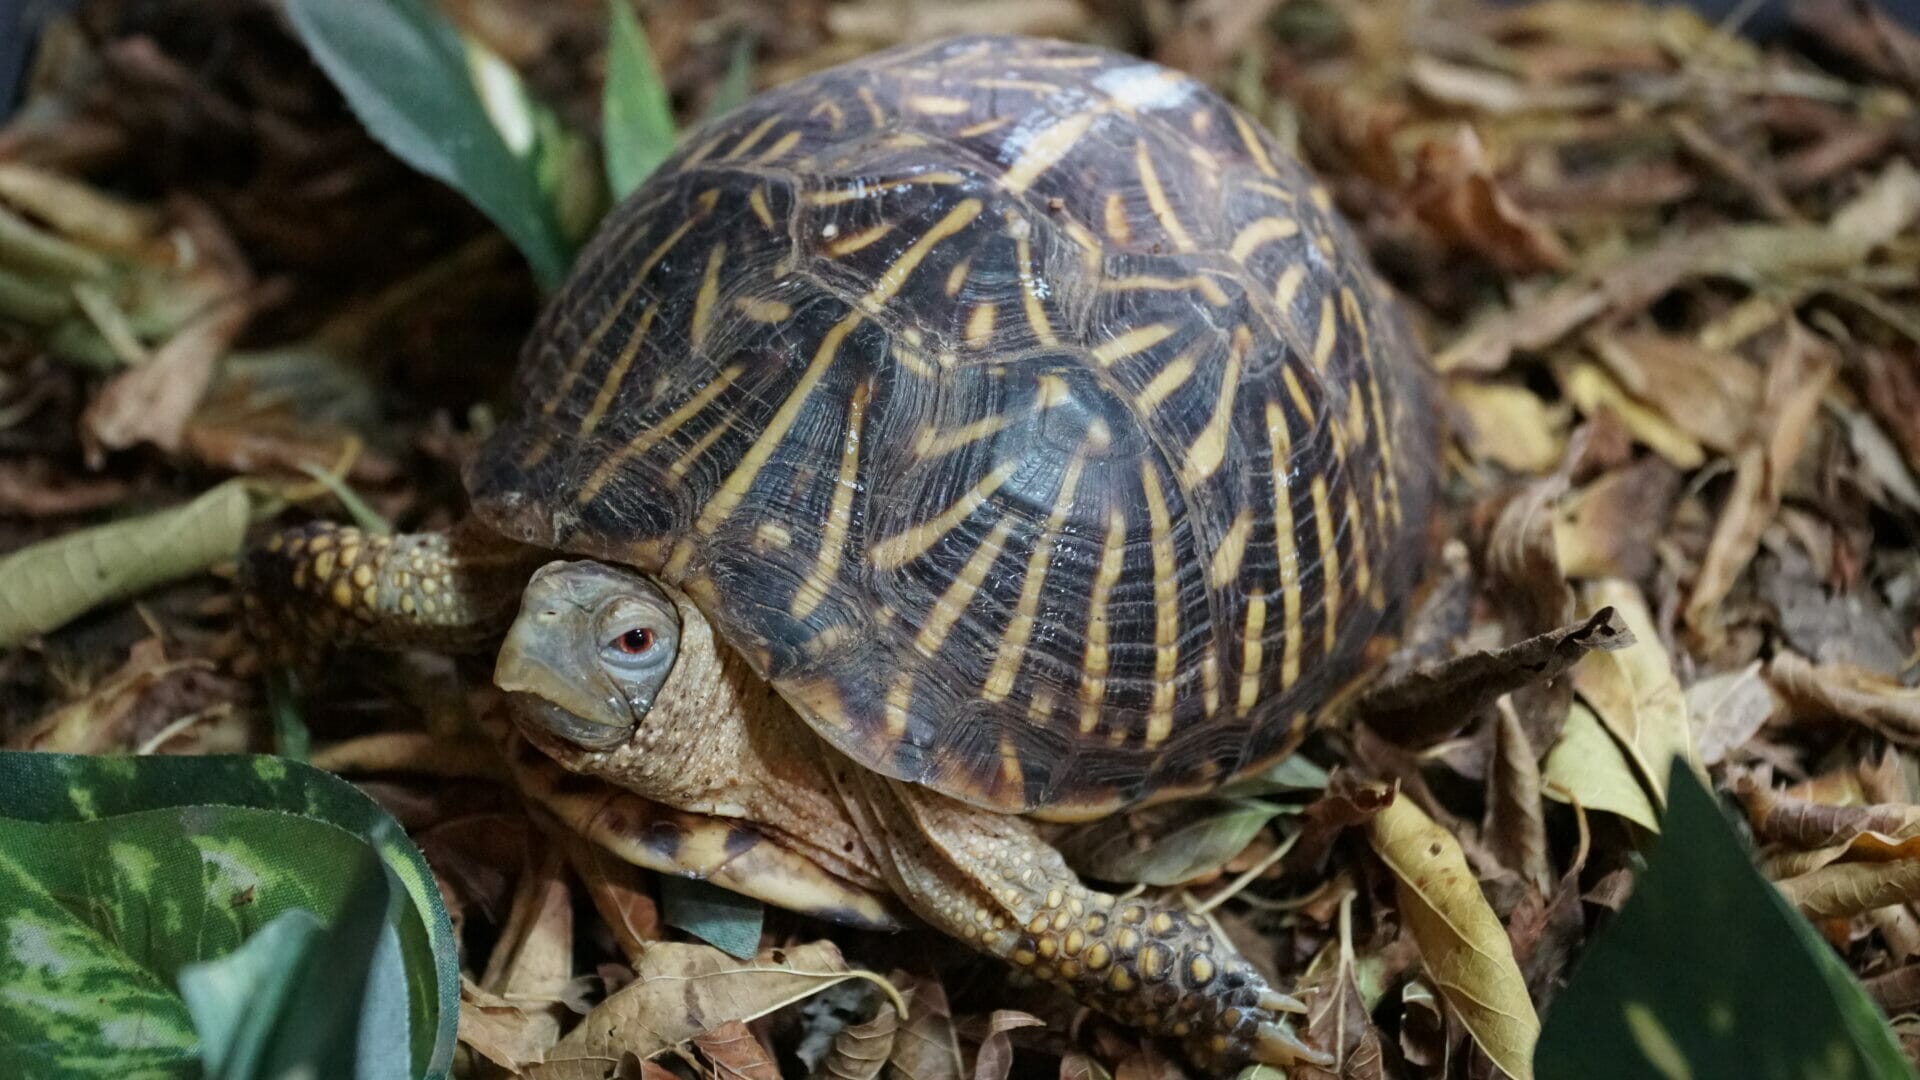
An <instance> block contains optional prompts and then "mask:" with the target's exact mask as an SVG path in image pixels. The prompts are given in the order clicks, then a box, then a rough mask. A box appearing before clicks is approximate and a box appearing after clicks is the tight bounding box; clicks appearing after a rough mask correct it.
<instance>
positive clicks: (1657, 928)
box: [1535, 760, 1914, 1080]
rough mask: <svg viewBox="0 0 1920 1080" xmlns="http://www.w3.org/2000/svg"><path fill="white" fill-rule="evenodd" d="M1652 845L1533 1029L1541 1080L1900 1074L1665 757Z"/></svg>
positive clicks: (1806, 934) (1863, 1014) (1825, 949)
mask: <svg viewBox="0 0 1920 1080" xmlns="http://www.w3.org/2000/svg"><path fill="white" fill-rule="evenodd" d="M1667 786H1668V799H1669V803H1668V810H1667V814H1666V817H1665V819H1664V821H1663V822H1662V825H1663V832H1662V836H1661V839H1660V841H1659V843H1658V845H1657V846H1656V847H1655V848H1654V849H1653V851H1652V853H1651V854H1650V855H1649V856H1648V859H1647V868H1646V870H1645V871H1643V872H1642V873H1641V875H1640V878H1639V880H1638V882H1636V883H1635V885H1634V889H1633V896H1632V897H1631V898H1630V899H1629V900H1628V901H1627V905H1626V907H1625V908H1624V909H1622V910H1621V912H1620V915H1619V917H1618V918H1617V919H1615V920H1614V922H1613V925H1611V926H1609V927H1607V928H1606V929H1605V930H1603V931H1602V932H1601V933H1600V934H1599V936H1598V937H1597V939H1596V940H1595V941H1594V943H1593V945H1592V946H1591V947H1590V948H1589V949H1588V950H1587V954H1586V956H1585V957H1584V958H1583V959H1582V960H1581V962H1580V966H1579V967H1578V968H1577V969H1576V970H1575V971H1574V974H1573V981H1572V984H1571V985H1569V986H1568V987H1567V989H1566V991H1565V992H1563V993H1562V994H1561V995H1560V998H1559V1000H1558V1001H1557V1002H1556V1003H1555V1005H1554V1008H1553V1011H1552V1013H1551V1014H1549V1015H1548V1017H1547V1024H1546V1030H1545V1032H1544V1033H1543V1034H1542V1035H1541V1039H1540V1047H1539V1053H1538V1056H1537V1057H1536V1058H1535V1062H1536V1070H1537V1072H1538V1074H1539V1075H1540V1076H1541V1077H1543V1078H1548V1080H1587V1078H1593V1080H1602V1078H1604V1080H1629V1078H1634V1077H1647V1078H1648V1080H1670V1078H1672V1077H1677V1076H1691V1077H1700V1078H1706V1077H1719V1076H1739V1077H1750V1078H1753V1080H1770V1078H1775V1077H1778V1078H1780V1080H1788V1078H1793V1080H1799V1078H1803V1077H1813V1076H1817V1077H1821V1078H1823V1080H1844V1078H1848V1077H1852V1078H1858V1080H1868V1078H1872V1080H1880V1078H1887V1080H1892V1078H1894V1077H1910V1076H1912V1075H1914V1074H1913V1072H1912V1070H1911V1069H1910V1067H1909V1066H1908V1065H1907V1064H1906V1062H1905V1059H1904V1058H1903V1057H1902V1056H1901V1054H1900V1047H1899V1044H1898V1043H1897V1042H1895V1040H1894V1038H1893V1035H1892V1033H1891V1032H1890V1031H1889V1029H1888V1027H1887V1024H1886V1021H1885V1020H1884V1019H1883V1018H1882V1017H1881V1016H1880V1014H1879V1012H1878V1011H1877V1010H1876V1009H1875V1008H1874V1006H1873V1003H1872V1002H1871V1001H1870V1000H1868V998H1867V996H1866V995H1865V994H1864V993H1863V992H1862V991H1861V990H1860V987H1859V985H1858V984H1857V983H1855V982H1854V980H1853V977H1852V976H1851V975H1850V974H1849V973H1848V972H1847V970H1846V968H1845V967H1844V966H1843V965H1842V964H1841V963H1840V961H1839V959H1838V958H1837V957H1835V956H1834V955H1833V950H1832V949H1831V948H1830V947H1829V946H1828V945H1827V944H1826V943H1825V942H1824V941H1822V940H1820V938H1819V935H1817V934H1815V933H1814V931H1813V928H1812V927H1811V926H1809V925H1808V924H1807V922H1806V920H1804V919H1802V918H1801V917H1800V916H1799V915H1798V914H1797V913H1795V912H1794V911H1793V909H1792V908H1790V907H1788V906H1787V904H1786V902H1785V901H1784V900H1782V899H1781V898H1780V895H1779V893H1778V892H1777V891H1776V890H1775V889H1774V887H1773V886H1772V885H1770V884H1769V883H1768V882H1767V881H1766V879H1765V878H1763V877H1761V876H1760V874H1759V872H1758V871H1757V870H1755V869H1754V866H1753V861H1752V859H1751V857H1750V856H1749V854H1748V853H1747V851H1746V848H1745V847H1744V845H1742V844H1741V843H1740V841H1739V840H1738V839H1737V838H1736V834H1735V832H1734V830H1733V827H1732V826H1731V825H1730V824H1729V823H1728V822H1727V819H1726V817H1725V816H1724V815H1723V814H1722V813H1721V811H1720V807H1719V805H1718V804H1717V802H1716V801H1715V800H1714V797H1713V795H1712V794H1711V793H1710V792H1708V791H1707V789H1706V788H1705V787H1704V786H1702V785H1701V783H1700V782H1699V780H1698V779H1697V778H1696V777H1695V776H1694V774H1693V771H1692V770H1691V769H1689V768H1688V767H1686V765H1685V764H1683V763H1678V762H1677V760H1676V764H1675V765H1674V766H1673V768H1672V770H1671V772H1670V774H1669V779H1668V781H1667Z"/></svg>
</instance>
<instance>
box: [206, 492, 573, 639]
mask: <svg viewBox="0 0 1920 1080" xmlns="http://www.w3.org/2000/svg"><path fill="white" fill-rule="evenodd" d="M539 558H540V554H539V553H538V552H537V551H535V550H534V549H532V548H527V547H524V546H521V545H516V544H513V543H512V542H510V541H507V540H504V539H502V538H500V537H499V536H497V535H495V534H493V533H490V532H488V531H486V530H485V529H484V528H483V527H482V526H479V525H478V524H463V525H461V526H459V527H456V528H455V529H453V530H450V531H448V532H421V533H403V534H399V535H395V536H381V535H377V534H373V533H369V532H366V531H364V530H361V529H356V528H352V527H349V526H343V525H336V524H333V523H330V522H315V523H313V524H309V525H301V526H298V527H296V528H291V529H283V530H281V531H279V532H276V533H274V534H273V535H271V536H269V537H268V538H267V539H266V540H265V541H264V542H263V543H261V544H259V545H258V546H255V547H253V548H251V549H249V550H248V551H247V552H246V553H245V554H244V555H243V556H242V558H241V562H240V590H241V603H242V606H243V608H244V610H245V612H246V619H247V623H248V626H249V628H250V629H251V630H252V631H253V633H254V635H255V637H256V638H258V639H259V640H260V641H261V642H262V643H263V646H264V647H265V648H266V649H267V651H268V652H269V653H270V654H272V655H273V656H274V657H275V658H276V659H279V660H282V661H287V662H292V663H294V664H296V665H303V666H311V665H312V663H313V661H314V660H315V659H316V658H317V657H318V656H319V655H320V654H323V653H325V652H327V651H329V650H332V649H337V648H343V647H346V646H349V645H372V646H375V647H379V648H391V649H401V648H437V649H444V650H448V651H467V650H474V649H479V648H482V647H484V646H485V645H486V644H487V643H488V642H489V641H490V640H492V639H493V638H495V637H498V636H499V635H500V634H501V633H502V632H504V631H505V629H506V627H507V625H508V623H510V622H511V621H512V619H513V614H514V611H515V609H516V608H517V607H518V604H519V598H520V589H521V587H522V586H523V585H525V584H526V580H527V576H528V575H529V574H530V573H531V572H532V571H533V569H534V567H535V566H536V565H537V564H538V562H539Z"/></svg>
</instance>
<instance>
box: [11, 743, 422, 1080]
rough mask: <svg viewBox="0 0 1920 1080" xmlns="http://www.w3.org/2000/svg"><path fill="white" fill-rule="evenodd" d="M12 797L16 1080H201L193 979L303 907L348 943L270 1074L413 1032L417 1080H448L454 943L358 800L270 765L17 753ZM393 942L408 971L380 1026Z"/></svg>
mask: <svg viewBox="0 0 1920 1080" xmlns="http://www.w3.org/2000/svg"><path fill="white" fill-rule="evenodd" d="M0 792H4V793H5V799H4V801H3V802H0V815H5V816H0V986H3V987H9V988H17V989H18V990H19V991H20V992H19V993H11V994H0V1075H9V1076H11V1075H29V1076H38V1075H61V1076H65V1075H80V1076H86V1075H93V1074H95V1073H96V1072H97V1073H98V1074H100V1075H111V1076H116V1077H117V1076H126V1075H152V1076H175V1075H179V1076H199V1075H201V1064H200V1057H199V1052H198V1049H197V1045H198V1040H197V1039H196V1037H195V1033H194V1026H193V1023H192V1019H191V1016H190V1014H189V1011H188V1009H187V1008H186V1006H185V1004H184V1003H183V1001H182V999H181V998H180V997H179V996H177V994H176V993H175V990H174V986H175V980H176V979H177V978H179V977H180V976H181V975H182V974H183V973H184V972H187V971H189V970H192V969H193V965H196V964H201V963H204V962H206V961H209V960H214V959H217V958H219V957H223V956H226V955H228V954H229V953H231V952H233V951H234V950H235V949H238V948H240V947H241V946H242V944H243V943H244V942H247V941H249V940H250V939H251V938H252V937H253V936H254V935H255V934H256V933H257V932H259V931H260V930H261V929H262V928H263V927H265V926H267V925H268V924H269V923H271V922H272V921H273V920H274V919H275V918H277V917H278V916H280V915H281V914H282V913H284V912H287V911H292V910H305V911H308V912H311V913H313V914H314V915H316V916H318V917H319V918H320V920H321V921H322V922H323V923H325V924H326V925H327V926H328V933H329V935H335V936H330V937H329V938H328V939H327V943H326V944H325V946H324V947H322V948H319V949H317V950H315V952H314V953H313V956H312V960H311V962H310V963H309V964H308V965H307V966H306V967H305V968H303V969H302V971H301V972H300V973H299V976H298V977H299V978H300V979H301V980H302V981H301V982H300V984H299V985H300V986H302V987H305V989H304V990H302V991H301V992H300V993H298V995H297V1001H296V1002H295V1004H293V1005H292V1006H290V1007H289V1008H288V1009H287V1010H285V1011H284V1012H283V1013H282V1014H281V1015H282V1016H284V1017H285V1019H286V1023H284V1024H280V1025H278V1026H276V1027H274V1029H273V1031H272V1035H273V1039H272V1040H270V1041H271V1043H272V1047H270V1048H269V1049H272V1050H273V1053H272V1054H270V1055H268V1058H267V1060H269V1061H272V1060H283V1061H289V1062H290V1061H299V1060H305V1061H318V1060H328V1061H331V1060H333V1059H332V1057H331V1055H332V1053H334V1052H335V1051H339V1052H347V1053H350V1052H351V1050H352V1047H353V1046H355V1045H356V1042H355V1040H353V1039H352V1038H345V1037H343V1036H342V1035H341V1032H342V1031H343V1030H344V1031H346V1032H352V1031H354V1030H355V1029H356V1026H358V1030H359V1031H360V1032H361V1035H362V1036H363V1037H367V1038H368V1039H369V1042H368V1046H367V1047H363V1048H362V1049H363V1050H364V1049H370V1048H372V1047H375V1046H377V1045H378V1043H379V1040H380V1039H382V1038H386V1037H387V1036H384V1035H381V1034H380V1033H381V1032H382V1031H383V1030H386V1031H390V1030H391V1022H392V1020H393V1019H394V1018H395V1017H404V1018H405V1025H406V1029H405V1030H406V1032H407V1033H408V1035H407V1044H408V1046H407V1048H406V1049H405V1051H404V1052H403V1054H402V1056H401V1059H402V1060H403V1063H404V1064H405V1066H406V1069H407V1073H408V1075H413V1076H427V1077H433V1078H438V1077H444V1076H445V1075H446V1073H447V1070H448V1068H449V1066H450V1064H451V1061H452V1056H453V1049H454V1027H453V1025H454V1021H455V1019H456V1017H457V1015H458V995H459V968H458V959H457V954H456V949H455V944H454V941H453V935H452V928H451V926H450V924H449V923H448V921H447V915H446V911H445V909H444V907H442V906H441V902H440V896H439V890H438V886H437V885H436V884H435V882H434V880H433V877H432V874H431V872H430V871H429V870H428V868H427V865H426V861H425V859H424V858H423V857H422V856H421V854H420V852H419V849H417V848H415V847H414V846H413V844H412V842H411V841H409V840H408V839H407V837H406V835H405V833H404V832H402V831H401V829H400V827H399V826H398V825H397V824H396V823H395V822H394V821H393V819H392V818H391V817H389V816H388V815H387V814H386V812H385V811H383V810H381V809H380V807H379V806H378V805H377V804H375V803H374V802H373V801H372V800H370V799H368V798H367V797H366V796H365V795H363V794H361V793H360V792H359V791H358V790H357V789H355V788H354V787H353V786H352V785H350V784H348V783H346V782H345V781H343V780H340V779H339V778H337V777H334V776H332V775H330V774H328V773H324V772H321V771H319V770H316V769H312V768H309V767H307V766H304V765H300V764H298V763H294V762H289V761H285V760H282V759H279V758H270V757H243V756H236V757H142V758H126V757H86V756H79V755H66V754H36V753H23V752H0ZM368 882H372V883H373V885H372V886H370V885H369V884H368ZM369 905H370V906H371V907H372V910H373V915H372V916H371V919H370V921H369V918H368V917H367V916H366V915H365V914H364V908H365V907H366V906H369ZM357 913H358V914H357ZM356 927H357V928H358V929H356ZM369 927H370V928H371V929H369ZM339 935H344V937H341V936H339ZM355 935H358V937H357V938H356V937H355ZM381 936H391V937H392V938H393V941H394V943H395V944H394V949H395V955H396V956H397V957H398V958H399V959H400V961H401V962H400V963H399V965H398V966H399V968H400V969H401V970H400V971H399V973H398V980H399V981H398V985H397V987H396V988H395V989H394V992H393V993H391V994H389V995H386V996H384V997H381V999H380V1003H379V1005H378V1011H379V1012H380V1013H381V1014H382V1017H383V1018H384V1019H385V1020H386V1021H387V1023H386V1024H385V1025H381V1024H375V1025H373V1026H368V1025H367V1024H366V1023H365V1022H364V1021H365V1020H366V1019H367V1016H366V1014H364V1013H363V1012H362V1002H363V1000H364V999H365V998H366V997H367V995H366V994H363V993H362V992H361V989H360V988H361V987H362V986H363V985H364V984H365V983H366V979H367V976H366V971H367V965H368V964H369V963H372V964H373V965H374V969H375V970H376V972H378V971H379V970H380V965H381V963H382V961H381V959H380V948H382V947H376V942H377V940H378V939H379V937H381ZM389 966H392V965H391V964H389ZM384 977H385V976H383V978H384ZM188 978H189V982H191V979H192V977H191V976H189V977H188ZM375 991H376V994H377V993H378V984H377V983H376V987H375ZM263 1007H264V1006H263ZM366 1008H367V1009H369V1010H372V1009H374V1008H375V1006H374V1003H373V1002H367V1004H366ZM330 1014H331V1015H330ZM216 1027H217V1026H216ZM386 1057H387V1058H388V1059H393V1058H394V1057H395V1055H394V1053H393V1052H392V1050H391V1048H389V1049H388V1050H387V1052H386ZM10 1059H17V1061H18V1063H19V1066H20V1067H19V1068H15V1069H9V1068H6V1067H5V1066H6V1065H11V1064H14V1063H15V1061H14V1060H10ZM345 1060H347V1061H348V1062H351V1058H348V1059H345ZM227 1075H241V1074H239V1073H229V1074H227ZM310 1075H344V1073H342V1072H341V1071H340V1070H337V1069H333V1068H331V1067H328V1068H321V1069H320V1070H319V1071H318V1072H313V1073H310ZM361 1075H378V1074H361Z"/></svg>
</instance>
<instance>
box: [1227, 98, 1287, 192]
mask: <svg viewBox="0 0 1920 1080" xmlns="http://www.w3.org/2000/svg"><path fill="white" fill-rule="evenodd" d="M1227 115H1229V116H1231V117H1233V127H1234V130H1236V131H1238V132H1239V133H1240V142H1241V143H1242V144H1243V145H1244V146H1246V148H1247V156H1248V157H1251V158H1252V159H1253V163H1254V164H1255V165H1258V166H1260V171H1261V172H1262V173H1264V174H1266V175H1267V176H1268V177H1270V178H1272V179H1275V180H1278V179H1279V178H1280V173H1279V171H1278V170H1276V169H1275V168H1274V167H1273V159H1272V158H1270V157H1268V156H1267V148H1266V146H1265V145H1264V144H1262V143H1261V142H1260V136H1259V135H1258V134H1257V133H1256V132H1255V131H1254V130H1253V125H1252V124H1249V123H1247V118H1246V117H1244V116H1241V115H1240V112H1239V110H1237V109H1229V110H1227Z"/></svg>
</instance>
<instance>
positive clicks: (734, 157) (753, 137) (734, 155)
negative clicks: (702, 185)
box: [720, 113, 780, 161]
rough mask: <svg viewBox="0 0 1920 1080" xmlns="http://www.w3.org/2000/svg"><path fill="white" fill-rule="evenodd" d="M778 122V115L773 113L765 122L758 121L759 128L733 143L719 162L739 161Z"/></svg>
mask: <svg viewBox="0 0 1920 1080" xmlns="http://www.w3.org/2000/svg"><path fill="white" fill-rule="evenodd" d="M779 122H780V114H779V113H774V114H773V115H772V116H769V117H767V118H766V119H765V120H762V121H760V123H759V126H757V127H755V128H754V129H753V130H752V131H749V132H747V133H746V135H745V136H743V137H742V138H741V139H740V141H739V142H737V143H734V144H733V149H731V150H729V151H727V153H726V156H725V157H722V158H721V159H720V160H721V161H738V160H740V155H742V154H744V153H746V152H747V151H749V150H751V149H753V148H754V146H756V145H758V144H759V142H760V140H761V139H764V138H766V137H767V132H769V131H772V130H773V125H775V124H777V123H779Z"/></svg>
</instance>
